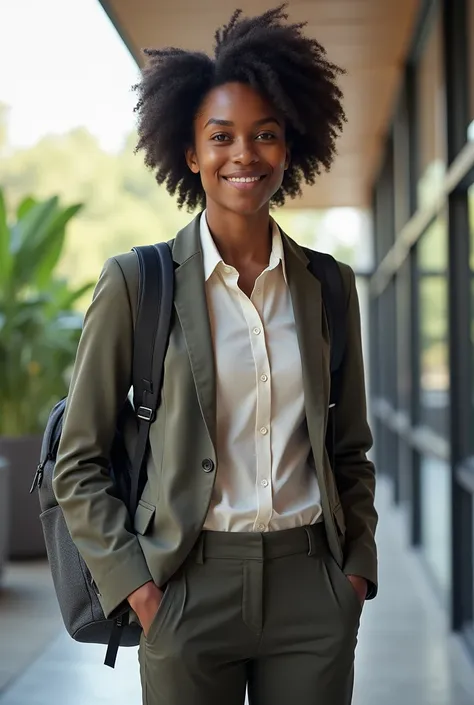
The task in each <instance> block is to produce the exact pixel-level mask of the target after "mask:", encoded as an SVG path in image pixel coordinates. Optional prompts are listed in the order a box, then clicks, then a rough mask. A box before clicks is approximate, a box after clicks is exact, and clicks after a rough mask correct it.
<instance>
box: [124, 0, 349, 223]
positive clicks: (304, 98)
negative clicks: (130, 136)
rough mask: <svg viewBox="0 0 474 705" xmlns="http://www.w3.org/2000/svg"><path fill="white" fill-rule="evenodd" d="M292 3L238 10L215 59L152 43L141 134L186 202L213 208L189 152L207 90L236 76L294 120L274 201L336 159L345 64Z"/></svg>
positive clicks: (148, 157)
mask: <svg viewBox="0 0 474 705" xmlns="http://www.w3.org/2000/svg"><path fill="white" fill-rule="evenodd" d="M285 8H286V4H283V5H280V6H279V7H277V8H275V9H272V10H269V11H267V12H265V13H263V14H262V15H259V16H257V17H252V18H249V19H243V18H242V17H241V15H242V12H241V10H236V11H235V12H234V14H233V15H232V17H231V19H230V22H229V24H227V25H225V26H224V27H223V28H221V29H218V30H217V31H216V34H215V49H214V58H211V57H209V56H208V55H207V54H204V53H201V52H191V51H183V50H182V49H176V48H174V47H170V48H165V49H145V50H144V53H145V54H146V55H147V56H148V57H149V59H148V63H147V65H146V66H145V68H144V69H143V73H142V77H141V81H140V82H139V83H138V84H137V85H135V86H133V89H134V90H135V91H136V92H137V94H138V96H139V100H138V103H137V105H136V107H135V112H136V113H137V115H138V120H137V127H138V137H139V141H138V143H137V146H136V148H135V152H138V151H139V150H143V151H144V152H145V164H146V166H148V167H149V168H151V169H152V170H153V171H155V172H156V174H155V177H156V181H157V182H158V183H159V184H163V183H166V188H167V190H168V192H169V193H170V194H171V195H175V194H176V193H177V195H178V207H179V208H181V207H182V206H186V207H187V209H188V210H189V211H193V210H194V209H195V208H196V207H197V206H200V207H205V193H204V189H203V187H202V184H201V178H200V176H199V174H193V173H192V172H191V170H190V169H189V168H188V165H187V163H186V158H185V151H186V148H187V147H190V146H192V145H193V142H194V126H193V122H194V117H195V115H196V113H197V111H198V108H199V106H200V105H201V104H202V102H203V100H204V98H205V96H206V95H207V93H208V92H209V91H210V90H211V89H212V88H214V87H216V86H219V85H222V84H224V83H229V82H235V81H237V82H241V83H247V84H249V85H250V86H252V87H253V88H255V89H256V90H257V91H258V92H260V94H262V95H264V96H265V97H266V98H267V99H268V100H269V101H270V103H271V104H272V105H274V107H275V108H276V109H277V110H279V111H280V112H281V114H282V115H283V116H284V118H285V121H286V139H287V142H288V143H289V145H290V154H291V162H290V166H289V168H288V169H287V170H286V172H285V175H284V178H283V183H282V186H281V188H280V189H279V190H278V191H277V193H276V194H275V195H274V196H273V198H272V205H279V206H281V205H283V204H284V202H285V198H286V196H289V197H290V198H294V197H296V196H298V195H300V194H301V182H302V180H303V179H304V180H305V182H306V183H308V184H314V182H315V179H316V176H317V175H318V174H320V173H321V169H322V167H324V169H326V170H328V169H329V168H330V166H331V163H332V161H333V159H334V156H335V153H336V149H335V142H336V138H337V136H338V133H339V132H340V131H341V130H342V127H343V123H344V122H345V121H346V116H345V114H344V109H343V107H342V103H341V100H342V93H341V90H340V88H339V87H338V85H337V82H336V79H337V77H338V75H339V74H342V73H344V71H343V70H342V69H341V68H339V67H338V66H335V65H334V64H332V63H330V62H329V61H328V60H327V58H326V51H325V49H324V48H323V47H322V46H321V44H319V42H317V41H316V40H315V39H310V38H308V37H306V36H304V34H303V32H302V30H303V28H304V27H305V26H306V23H305V22H301V23H298V24H288V23H287V22H286V20H288V15H287V13H286V12H285Z"/></svg>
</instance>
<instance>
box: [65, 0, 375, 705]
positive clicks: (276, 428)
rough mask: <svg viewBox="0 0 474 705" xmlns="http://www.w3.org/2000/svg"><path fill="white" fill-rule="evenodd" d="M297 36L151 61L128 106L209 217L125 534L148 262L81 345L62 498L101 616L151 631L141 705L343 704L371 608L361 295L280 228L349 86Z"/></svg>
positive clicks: (333, 127)
mask: <svg viewBox="0 0 474 705" xmlns="http://www.w3.org/2000/svg"><path fill="white" fill-rule="evenodd" d="M287 19H288V18H287V15H286V14H285V13H284V11H283V9H282V8H276V9H274V10H270V11H268V12H266V13H264V14H263V15H261V16H259V17H254V18H250V19H243V18H241V15H240V13H239V12H236V13H235V14H234V15H233V17H232V18H231V20H230V22H229V24H228V25H227V26H226V27H224V28H223V29H221V30H218V31H217V32H216V48H215V55H214V57H212V58H211V57H209V56H206V55H205V54H201V53H195V52H188V51H184V50H181V49H175V48H169V49H153V50H148V51H147V54H148V56H149V62H148V64H147V66H146V67H145V69H144V71H143V78H142V81H141V82H140V83H139V85H138V86H136V89H137V92H138V94H139V101H138V105H137V114H138V133H139V142H138V145H137V150H142V151H143V152H144V154H145V162H146V164H147V165H148V166H149V167H150V168H151V169H153V170H154V172H155V175H156V180H157V181H158V183H160V184H162V183H165V184H166V187H167V189H168V191H169V193H170V194H176V195H177V199H178V205H179V206H186V207H187V208H188V209H190V210H193V209H194V208H196V207H201V208H205V210H204V211H203V212H202V213H199V214H198V215H197V216H196V218H194V220H193V221H192V222H191V223H190V224H189V225H188V226H187V227H186V228H185V229H184V230H182V231H180V232H179V233H178V234H177V235H176V238H175V239H174V240H173V241H172V242H171V243H170V248H171V253H172V257H173V261H174V274H175V276H174V310H175V312H176V315H175V316H173V318H172V323H171V329H170V331H169V339H168V340H169V344H168V348H167V353H166V361H165V366H164V374H163V377H164V381H163V389H162V394H161V396H162V404H161V406H160V407H159V408H158V410H157V412H156V417H153V418H156V420H155V421H154V422H153V423H151V424H150V429H149V447H150V452H149V456H148V458H147V463H146V471H147V482H146V484H145V486H144V489H143V495H142V497H141V500H140V505H139V510H138V511H137V513H136V514H135V515H134V516H133V517H129V516H128V514H127V512H126V509H125V507H124V506H120V503H119V502H118V501H117V499H116V493H115V494H114V491H113V486H112V484H111V480H110V479H109V478H108V477H107V473H106V471H105V469H104V468H106V466H107V463H106V459H107V458H108V456H109V453H110V440H111V439H112V438H113V433H114V430H115V427H116V420H117V419H116V414H117V409H118V408H120V403H121V402H122V401H123V400H124V399H125V398H126V394H127V392H128V391H129V388H130V379H131V376H132V375H131V370H132V368H133V367H134V363H133V361H134V360H136V359H140V356H139V355H136V354H135V351H134V350H133V346H132V342H131V341H132V340H133V325H134V315H135V311H136V308H137V300H138V290H137V282H138V275H137V262H136V259H135V256H134V255H133V254H131V253H127V254H124V255H119V256H117V257H114V258H112V260H110V261H108V262H107V263H106V265H105V267H104V271H103V273H102V276H101V278H100V282H99V285H98V287H97V291H96V295H95V297H94V301H93V304H92V306H91V309H90V311H89V313H88V315H87V316H86V325H85V328H84V333H83V338H82V339H81V344H80V346H79V352H78V356H77V363H76V368H75V371H74V378H73V381H72V385H71V392H70V395H69V402H68V408H67V411H66V415H65V421H64V426H63V433H62V438H61V443H60V447H59V453H58V461H57V465H56V472H55V484H54V487H55V491H56V496H57V499H58V503H59V505H60V507H61V508H62V510H63V512H64V515H65V517H66V522H67V525H68V528H69V529H70V531H71V535H72V537H73V540H74V541H75V543H76V545H77V546H78V548H79V550H80V551H81V553H82V555H83V557H84V560H85V562H86V564H87V565H88V567H89V569H90V571H91V574H92V576H93V579H94V582H95V584H96V585H97V588H98V591H99V592H100V595H101V602H102V605H103V608H104V612H105V614H106V616H109V615H115V614H117V610H119V609H124V607H123V604H124V603H125V606H126V607H127V606H128V605H129V606H130V608H131V610H132V619H133V620H134V621H138V622H139V623H140V625H141V626H142V628H143V636H142V640H141V648H140V663H141V676H142V684H143V697H144V700H143V702H144V705H165V704H166V705H183V704H184V703H194V704H195V705H221V703H226V705H243V703H244V700H245V690H246V687H248V690H249V700H250V702H251V703H252V705H288V703H289V702H293V701H294V702H297V703H298V705H313V704H314V702H315V697H317V700H318V703H319V704H320V705H349V702H350V700H351V694H352V683H353V665H354V652H355V645H356V640H357V632H358V626H359V619H360V615H361V610H362V606H363V603H364V601H365V600H366V599H370V598H372V597H374V596H375V594H376V592H377V558H376V546H375V539H374V534H375V528H376V525H377V513H376V511H375V508H374V485H375V479H374V467H373V465H372V463H371V462H370V461H369V460H368V459H367V455H366V454H367V451H368V450H369V449H370V446H371V443H372V437H371V433H370V429H369V427H368V424H367V419H366V401H365V389H364V369H363V360H362V351H361V334H360V318H359V306H358V300H357V293H356V288H355V277H354V274H353V272H352V271H351V270H350V268H349V267H347V266H345V265H342V264H340V263H337V262H335V261H334V260H332V259H331V258H330V257H329V256H323V255H322V254H320V253H315V252H311V251H308V250H305V249H303V248H301V247H299V246H298V245H297V243H296V242H295V241H294V240H292V239H291V238H290V237H288V236H287V235H286V234H285V233H283V231H282V230H280V228H279V227H278V225H277V223H276V222H275V220H274V219H273V218H271V217H270V207H271V206H272V205H281V204H283V203H284V202H285V199H286V198H294V197H296V196H298V194H299V193H300V191H301V184H302V183H303V182H306V183H310V184H312V183H313V182H314V181H315V179H316V177H317V175H318V174H319V173H320V172H321V171H322V170H323V169H329V167H330V165H331V163H332V160H333V158H334V155H335V141H336V137H337V135H338V133H339V132H340V130H341V129H342V125H343V122H344V120H345V116H344V111H343V108H342V104H341V99H342V96H341V93H340V90H339V88H338V86H337V82H336V79H337V77H338V74H340V73H341V70H340V69H339V68H337V67H336V66H334V65H333V64H331V63H330V62H329V61H328V60H327V58H326V55H325V51H324V49H323V48H322V46H321V45H320V44H318V42H316V41H315V40H314V39H309V38H307V37H306V36H305V35H304V34H303V27H304V26H303V25H302V24H289V23H288V22H287ZM315 262H317V263H319V265H320V267H319V269H318V276H319V277H320V279H317V278H316V276H315V272H316V268H315V267H313V264H314V263H315ZM326 287H327V288H326ZM149 303H150V311H151V312H153V311H155V310H156V311H157V309H158V302H157V301H150V302H149ZM327 306H329V309H328V308H326V307H327ZM328 313H329V315H325V314H328ZM331 314H334V315H331ZM156 315H158V313H157V314H156ZM336 327H337V328H336ZM329 328H330V330H329ZM336 331H337V332H336ZM333 334H335V335H334V336H333ZM337 339H339V341H340V343H341V345H340V346H338V345H337V344H336V341H337ZM331 340H333V341H334V345H333V350H332V351H331ZM160 342H162V339H161V338H160ZM338 347H339V348H340V352H341V353H344V354H343V355H342V354H341V355H340V356H338V355H336V354H335V351H337V349H338ZM335 359H341V360H342V362H341V363H340V365H338V366H337V380H338V383H337V384H336V371H335V369H334V365H333V362H334V360H335ZM135 367H136V365H135ZM146 379H149V377H147V378H145V380H144V382H146ZM147 385H149V383H148V382H147ZM147 388H148V387H147ZM335 388H337V389H338V394H337V395H335V394H334V389H335ZM153 391H154V392H156V394H155V395H154V396H155V398H157V397H159V396H160V395H159V391H160V390H153ZM147 400H148V392H147V394H146V395H145V398H144V405H145V406H147V403H148V401H147ZM147 408H148V407H147ZM329 409H331V412H329ZM329 416H330V418H331V420H332V421H333V422H334V425H333V423H332V422H331V423H329V422H328V417H329ZM142 418H143V417H142ZM328 428H334V429H335V430H334V434H328V435H327V429H328ZM140 433H141V432H140ZM132 435H133V434H132ZM326 437H327V438H328V439H330V440H329V443H330V444H331V445H329V444H328V447H326V444H325V438H326ZM141 438H143V436H141ZM132 440H133V439H132ZM144 517H145V519H144ZM315 694H317V695H315Z"/></svg>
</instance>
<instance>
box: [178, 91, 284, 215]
mask: <svg viewBox="0 0 474 705" xmlns="http://www.w3.org/2000/svg"><path fill="white" fill-rule="evenodd" d="M194 139H195V144H194V146H193V147H192V148H190V149H189V150H188V151H187V153H186V159H187V162H188V166H189V168H190V169H191V170H192V171H193V172H194V173H195V174H198V173H199V174H200V176H201V181H202V185H203V188H204V191H205V192H206V200H207V206H208V208H209V207H210V206H212V207H218V208H219V209H224V210H228V211H232V212H234V213H239V214H241V215H252V214H254V213H256V212H258V211H260V210H261V209H262V208H268V207H269V205H268V204H269V201H270V199H271V198H272V196H273V195H274V194H275V193H276V192H277V191H278V189H279V188H280V186H281V183H282V181H283V175H284V172H285V169H287V168H288V161H289V154H288V149H287V145H286V140H285V125H284V123H283V120H282V118H281V116H280V115H279V114H278V113H277V111H276V110H275V109H274V108H273V107H272V106H271V104H270V103H269V102H268V101H267V100H265V98H263V97H262V96H261V95H260V94H259V93H257V92H256V91H255V90H254V89H253V88H251V87H250V86H248V85H246V84H243V83H226V84H224V85H222V86H218V87H217V88H214V89H213V90H212V91H210V92H209V93H208V95H207V96H206V98H205V100H204V102H203V104H202V105H201V107H200V109H199V111H198V114H197V116H196V119H195V122H194Z"/></svg>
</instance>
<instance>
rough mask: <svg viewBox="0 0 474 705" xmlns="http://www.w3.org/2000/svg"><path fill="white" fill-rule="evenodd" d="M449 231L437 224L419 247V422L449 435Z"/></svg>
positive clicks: (443, 224) (431, 227) (441, 220)
mask: <svg viewBox="0 0 474 705" xmlns="http://www.w3.org/2000/svg"><path fill="white" fill-rule="evenodd" d="M447 244H448V243H447V227H446V221H445V218H444V217H440V218H439V219H438V220H436V221H435V222H434V223H433V224H432V225H431V226H430V227H429V228H428V230H427V231H426V232H425V234H424V235H423V236H422V237H421V240H420V243H419V246H418V248H419V249H418V271H419V305H420V372H421V379H420V421H421V423H422V424H424V425H427V426H429V427H430V428H431V429H432V430H433V431H435V432H436V433H439V434H440V435H442V436H443V437H445V438H446V437H447V436H448V433H449V357H448V354H449V353H448V279H447V271H446V270H447Z"/></svg>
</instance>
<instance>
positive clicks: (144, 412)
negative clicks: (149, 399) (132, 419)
mask: <svg viewBox="0 0 474 705" xmlns="http://www.w3.org/2000/svg"><path fill="white" fill-rule="evenodd" d="M154 417H155V412H154V411H153V409H150V407H148V406H139V407H138V411H137V418H139V419H142V421H149V422H150V423H151V422H152V421H154Z"/></svg>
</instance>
